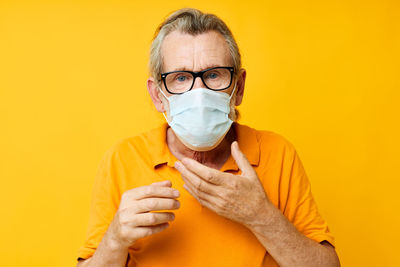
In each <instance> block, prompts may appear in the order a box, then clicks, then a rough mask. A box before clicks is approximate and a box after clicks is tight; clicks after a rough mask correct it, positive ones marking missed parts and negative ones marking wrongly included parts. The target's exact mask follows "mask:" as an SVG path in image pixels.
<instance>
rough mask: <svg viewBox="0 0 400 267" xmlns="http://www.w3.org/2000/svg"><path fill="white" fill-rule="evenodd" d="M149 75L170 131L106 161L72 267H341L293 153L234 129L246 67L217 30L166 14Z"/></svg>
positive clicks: (189, 14) (222, 28)
mask: <svg viewBox="0 0 400 267" xmlns="http://www.w3.org/2000/svg"><path fill="white" fill-rule="evenodd" d="M150 73H151V77H150V78H149V79H148V81H147V88H148V91H149V93H150V97H151V99H152V101H153V103H154V105H155V107H156V109H157V110H158V111H159V112H161V113H163V114H164V116H165V118H166V121H167V122H168V123H165V124H163V125H162V126H160V127H159V128H157V129H154V130H152V131H149V132H147V133H144V134H141V135H139V136H135V137H130V138H126V139H124V140H121V141H120V142H118V143H117V144H116V145H114V146H113V147H112V148H111V149H110V150H108V151H107V153H106V154H105V156H104V157H103V160H102V162H101V164H100V167H99V170H98V173H97V176H96V180H95V184H94V190H93V200H92V204H91V211H90V220H89V230H88V236H87V239H86V242H85V244H84V245H83V246H82V247H81V248H80V250H79V252H78V260H79V262H78V264H77V266H278V265H279V266H340V264H339V260H338V257H337V255H336V252H335V249H334V239H333V236H332V235H331V233H330V232H329V228H328V226H327V224H326V222H325V221H324V220H323V218H322V217H321V216H320V214H319V213H318V210H317V206H316V204H315V201H314V199H313V197H312V194H311V190H310V184H309V181H308V178H307V176H306V173H305V171H304V168H303V166H302V163H301V161H300V159H299V157H298V155H297V153H296V151H295V149H294V147H293V146H292V145H291V144H290V143H289V142H288V141H287V140H286V139H284V138H283V137H281V136H280V135H278V134H276V133H273V132H270V131H257V130H255V129H252V128H250V127H247V126H244V125H240V124H238V123H236V122H235V121H236V119H237V115H238V113H237V111H236V110H235V106H237V105H239V104H240V103H241V102H242V98H243V92H244V85H245V78H246V71H245V70H244V69H243V68H241V60H240V54H239V50H238V47H237V45H236V42H235V40H234V38H233V36H232V33H231V32H230V30H229V29H228V27H227V26H226V25H225V23H224V22H222V21H221V20H220V19H219V18H218V17H216V16H215V15H211V14H204V13H202V12H201V11H199V10H195V9H181V10H178V11H176V12H174V13H173V14H172V15H170V16H169V17H168V18H167V19H166V20H165V21H164V22H163V23H162V24H161V25H160V27H159V28H158V30H157V32H156V35H155V38H154V40H153V43H152V47H151V55H150ZM178 198H179V200H178ZM168 226H169V227H168Z"/></svg>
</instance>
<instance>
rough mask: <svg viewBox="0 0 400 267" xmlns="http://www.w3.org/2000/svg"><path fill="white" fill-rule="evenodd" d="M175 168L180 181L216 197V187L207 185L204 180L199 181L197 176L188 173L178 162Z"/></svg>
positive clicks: (210, 184)
mask: <svg viewBox="0 0 400 267" xmlns="http://www.w3.org/2000/svg"><path fill="white" fill-rule="evenodd" d="M175 168H176V169H177V170H178V171H179V172H180V173H181V174H182V179H183V180H184V181H185V182H187V181H188V182H190V183H191V184H192V185H193V186H194V187H195V188H196V189H198V190H200V191H203V192H206V193H209V194H212V195H216V194H217V190H216V185H215V184H212V183H209V182H208V181H206V180H203V179H201V178H200V177H199V176H197V175H196V174H194V173H193V172H191V171H189V170H188V169H187V168H186V167H185V166H184V165H183V164H181V163H180V162H179V161H176V162H175Z"/></svg>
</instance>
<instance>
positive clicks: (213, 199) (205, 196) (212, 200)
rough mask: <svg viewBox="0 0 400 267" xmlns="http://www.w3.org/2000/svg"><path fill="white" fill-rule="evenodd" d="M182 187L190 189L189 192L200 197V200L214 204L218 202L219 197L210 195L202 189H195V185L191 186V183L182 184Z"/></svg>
mask: <svg viewBox="0 0 400 267" xmlns="http://www.w3.org/2000/svg"><path fill="white" fill-rule="evenodd" d="M183 187H184V188H185V189H186V190H188V191H189V190H190V192H192V193H191V194H194V195H196V196H197V197H198V199H200V200H204V201H208V202H210V203H214V204H216V205H217V204H218V203H219V202H220V199H219V197H218V196H215V195H211V194H208V193H206V192H202V191H200V190H198V189H196V188H195V187H193V185H191V184H189V183H186V184H184V185H183ZM190 192H189V193H190Z"/></svg>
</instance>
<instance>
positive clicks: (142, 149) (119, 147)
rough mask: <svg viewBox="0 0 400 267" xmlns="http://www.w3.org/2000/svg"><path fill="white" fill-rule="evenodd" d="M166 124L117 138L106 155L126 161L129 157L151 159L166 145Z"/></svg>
mask: <svg viewBox="0 0 400 267" xmlns="http://www.w3.org/2000/svg"><path fill="white" fill-rule="evenodd" d="M165 131H166V125H164V124H163V125H161V126H159V127H156V128H153V129H150V130H147V131H144V132H142V133H139V134H136V135H132V136H128V137H125V138H121V139H119V140H117V141H116V142H115V143H114V144H113V145H111V146H110V147H109V149H108V150H107V151H106V153H105V155H106V157H107V156H108V157H113V158H117V159H118V160H122V161H126V160H129V159H135V160H138V159H141V160H144V161H150V160H151V158H152V155H153V154H154V153H157V151H158V150H159V149H160V148H162V147H163V146H165Z"/></svg>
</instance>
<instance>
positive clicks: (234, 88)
mask: <svg viewBox="0 0 400 267" xmlns="http://www.w3.org/2000/svg"><path fill="white" fill-rule="evenodd" d="M236 85H237V83H235V87H233V91H232V93H231V95H230V96H229V100H231V98H232V96H233V94H234V93H235V90H236Z"/></svg>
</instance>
